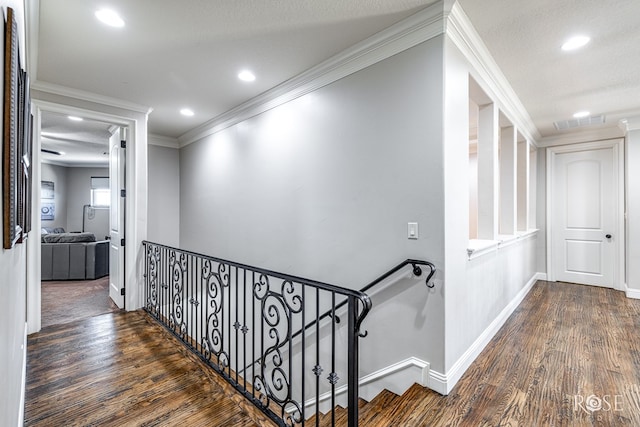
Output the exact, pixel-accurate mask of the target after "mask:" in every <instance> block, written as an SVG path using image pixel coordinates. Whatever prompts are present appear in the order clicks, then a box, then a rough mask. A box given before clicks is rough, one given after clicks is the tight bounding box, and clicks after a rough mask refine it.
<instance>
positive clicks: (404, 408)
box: [363, 384, 435, 426]
mask: <svg viewBox="0 0 640 427" xmlns="http://www.w3.org/2000/svg"><path fill="white" fill-rule="evenodd" d="M432 393H435V392H434V391H432V390H429V389H427V388H425V387H423V386H421V385H420V384H414V385H412V386H411V387H410V388H409V389H408V390H407V391H405V392H404V393H403V394H402V396H399V397H398V398H397V399H395V400H394V402H393V405H388V406H387V407H386V408H385V409H383V410H382V412H381V413H380V415H379V417H377V418H376V420H375V423H374V422H370V423H368V424H363V425H368V426H377V425H379V426H391V425H393V426H400V425H403V426H404V425H406V426H409V425H411V426H422V425H429V420H430V419H432V417H433V414H431V411H432V408H431V407H430V406H431V404H433V402H434V400H433V399H427V397H428V396H429V395H430V394H432ZM374 400H375V399H374ZM372 401H373V400H372Z"/></svg>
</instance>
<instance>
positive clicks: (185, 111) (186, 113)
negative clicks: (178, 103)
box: [180, 108, 195, 117]
mask: <svg viewBox="0 0 640 427" xmlns="http://www.w3.org/2000/svg"><path fill="white" fill-rule="evenodd" d="M180 114H182V115H183V116H189V117H191V116H193V115H194V114H195V113H194V112H193V110H191V109H189V108H183V109H182V110H180Z"/></svg>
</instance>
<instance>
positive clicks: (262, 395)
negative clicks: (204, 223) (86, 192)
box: [143, 241, 371, 426]
mask: <svg viewBox="0 0 640 427" xmlns="http://www.w3.org/2000/svg"><path fill="white" fill-rule="evenodd" d="M143 244H144V247H145V274H144V275H145V285H146V286H145V295H144V301H145V302H144V308H145V310H146V311H147V312H149V313H150V314H151V315H152V316H154V317H155V318H156V319H157V320H158V321H160V322H161V323H162V324H163V325H164V326H166V327H167V328H168V329H169V330H170V331H171V332H173V333H174V334H175V335H176V336H177V337H178V338H179V339H180V340H182V341H183V342H184V343H185V344H186V345H187V346H188V347H189V348H190V349H191V350H192V351H194V352H195V353H196V354H197V355H198V356H200V358H201V359H202V360H203V361H204V362H205V363H207V364H208V365H209V366H211V368H213V369H214V370H215V371H217V372H218V373H219V374H220V375H222V376H223V377H224V378H225V379H226V380H227V381H228V382H229V383H231V384H232V385H233V386H234V387H235V388H236V389H237V390H238V391H239V392H240V393H242V394H243V395H244V396H245V397H246V398H248V399H249V400H250V401H251V402H253V403H254V404H255V405H256V406H257V407H259V408H260V409H261V410H262V411H263V412H264V413H265V414H267V416H269V417H270V418H271V419H272V420H273V421H274V422H276V423H277V424H278V425H281V426H293V425H305V420H306V419H308V418H309V417H310V416H312V415H314V414H315V415H316V419H318V417H319V415H320V406H321V402H320V397H321V395H323V394H325V393H330V395H331V398H330V399H329V402H327V404H328V405H329V406H328V408H327V409H328V410H329V411H331V412H332V414H331V415H332V417H334V416H335V414H334V413H333V408H334V407H335V406H336V401H335V398H336V396H335V390H336V387H337V386H339V385H341V384H342V385H345V384H346V385H347V387H348V392H347V394H348V396H347V401H348V402H347V405H348V412H349V414H348V425H349V426H357V425H358V371H359V370H358V340H359V335H360V325H361V324H362V321H363V320H364V318H365V316H366V315H367V313H368V312H369V310H370V308H371V301H370V299H369V297H367V295H365V294H364V293H362V292H359V291H355V290H350V289H345V288H340V287H338V286H333V285H330V284H326V283H321V282H316V281H313V280H308V279H303V278H300V277H295V276H291V275H288V274H282V273H277V272H274V271H269V270H265V269H261V268H256V267H251V266H248V265H244V264H240V263H236V262H232V261H227V260H222V259H218V258H214V257H210V256H206V255H201V254H197V253H193V252H189V251H184V250H180V249H176V248H171V247H168V246H164V245H159V244H156V243H151V242H146V241H145V242H143ZM343 302H344V303H345V304H346V306H347V308H346V315H347V317H348V322H347V325H346V327H345V326H344V325H337V324H336V323H335V322H332V321H331V320H330V319H326V320H325V321H316V322H315V325H314V327H313V328H308V329H307V328H305V325H307V324H308V323H309V322H310V321H314V320H318V319H319V317H320V316H321V315H322V313H324V312H325V310H327V308H328V309H329V310H330V312H331V313H332V314H333V317H336V316H337V314H336V312H337V310H338V308H337V307H338V305H339V304H341V303H343ZM321 329H322V330H323V329H326V330H327V332H324V331H322V332H321ZM299 330H303V331H304V333H300V334H299V335H298V336H296V337H295V339H294V338H293V337H292V336H293V334H294V333H295V332H296V331H299ZM283 343H285V344H284V345H283ZM255 360H259V362H258V363H253V362H254V361H255Z"/></svg>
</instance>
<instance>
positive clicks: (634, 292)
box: [624, 283, 640, 299]
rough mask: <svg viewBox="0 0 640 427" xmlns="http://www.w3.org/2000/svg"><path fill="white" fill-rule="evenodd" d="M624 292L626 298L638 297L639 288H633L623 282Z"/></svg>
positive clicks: (639, 295) (639, 294) (639, 293)
mask: <svg viewBox="0 0 640 427" xmlns="http://www.w3.org/2000/svg"><path fill="white" fill-rule="evenodd" d="M624 293H625V295H626V296H627V298H632V299H640V289H633V288H630V287H628V286H627V284H626V283H625V284H624Z"/></svg>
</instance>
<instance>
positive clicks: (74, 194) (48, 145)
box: [38, 110, 126, 326]
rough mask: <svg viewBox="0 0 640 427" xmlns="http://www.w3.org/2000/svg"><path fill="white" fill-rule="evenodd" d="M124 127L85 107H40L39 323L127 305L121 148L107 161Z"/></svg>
mask: <svg viewBox="0 0 640 427" xmlns="http://www.w3.org/2000/svg"><path fill="white" fill-rule="evenodd" d="M125 130H126V127H121V126H120V125H117V124H114V123H108V122H104V121H101V120H96V119H94V118H85V117H83V115H82V113H80V112H74V113H73V114H72V115H69V114H66V113H61V112H57V111H47V110H42V111H41V118H40V121H39V135H40V138H39V142H40V151H41V152H40V153H39V154H40V164H41V168H40V181H41V183H42V184H41V185H42V187H41V191H40V200H39V204H40V207H41V217H40V220H41V227H38V228H39V230H40V232H41V234H42V238H41V240H42V243H41V251H40V265H41V279H42V284H41V287H40V291H41V295H40V297H41V322H42V326H47V325H49V324H52V323H51V322H57V323H66V322H67V321H71V320H78V319H80V318H83V317H90V316H93V315H97V314H102V313H108V312H111V311H115V310H118V309H121V308H124V297H123V294H124V293H123V292H121V288H124V280H123V279H124V274H122V275H121V274H120V272H122V273H124V270H125V268H124V261H125V260H124V256H119V253H116V254H115V255H116V256H113V246H114V245H113V244H112V241H111V238H112V236H113V230H114V229H115V230H116V234H117V235H116V237H117V243H118V244H117V247H118V249H119V246H120V242H121V240H122V239H124V227H123V226H122V225H123V223H124V221H123V220H122V221H121V220H120V219H121V218H122V219H123V218H124V210H125V205H124V197H121V192H122V190H124V186H125V181H124V179H123V177H124V157H125V156H124V154H122V155H119V153H120V152H119V151H117V152H115V153H116V160H117V165H115V166H112V165H110V163H111V161H112V158H113V155H114V150H112V148H111V145H117V148H118V149H119V148H120V146H121V140H122V139H124V137H123V135H124V134H125V133H126V132H125ZM113 141H116V142H117V144H116V143H114V142H113ZM120 160H121V161H120ZM114 173H115V177H114ZM112 183H114V185H111V184H112ZM114 194H117V196H116V197H113V195H114ZM114 201H115V203H114ZM113 218H116V220H117V221H116V222H115V223H114V221H113ZM116 252H117V251H116ZM114 272H115V275H114ZM114 286H115V287H116V288H117V293H112V292H110V289H111V288H112V287H114ZM49 311H50V312H49Z"/></svg>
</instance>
